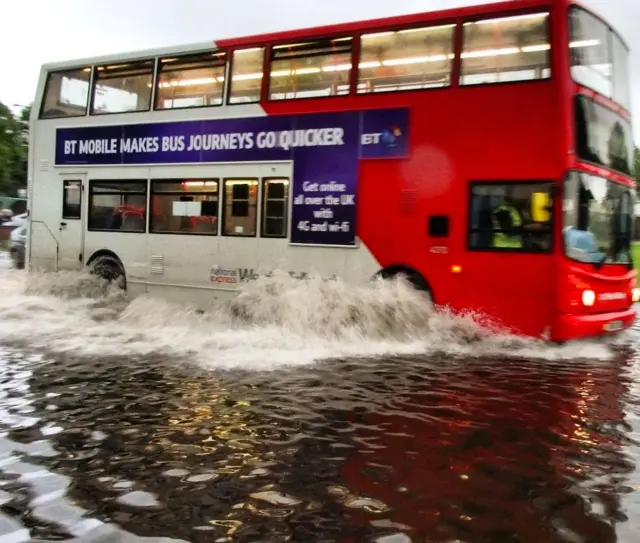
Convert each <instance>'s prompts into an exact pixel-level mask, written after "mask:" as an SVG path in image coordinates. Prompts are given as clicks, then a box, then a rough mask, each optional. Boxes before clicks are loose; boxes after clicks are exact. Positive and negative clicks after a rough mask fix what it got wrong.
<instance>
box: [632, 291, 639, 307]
mask: <svg viewBox="0 0 640 543" xmlns="http://www.w3.org/2000/svg"><path fill="white" fill-rule="evenodd" d="M631 301H632V302H633V303H634V304H635V303H636V302H639V301H640V288H638V287H636V288H633V289H631Z"/></svg>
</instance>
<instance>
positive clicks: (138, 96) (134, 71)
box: [91, 60, 154, 115]
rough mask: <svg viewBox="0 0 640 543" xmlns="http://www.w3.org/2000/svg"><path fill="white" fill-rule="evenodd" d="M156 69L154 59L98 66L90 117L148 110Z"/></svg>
mask: <svg viewBox="0 0 640 543" xmlns="http://www.w3.org/2000/svg"><path fill="white" fill-rule="evenodd" d="M153 66H154V61H153V60H145V61H142V62H132V63H126V64H114V65H111V66H98V67H97V68H96V72H95V81H94V84H93V96H92V100H91V114H92V115H99V114H105V113H126V112H133V111H149V107H150V105H151V86H152V84H153Z"/></svg>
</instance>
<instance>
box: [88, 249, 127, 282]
mask: <svg viewBox="0 0 640 543" xmlns="http://www.w3.org/2000/svg"><path fill="white" fill-rule="evenodd" d="M87 268H88V269H89V273H91V274H95V275H97V276H99V277H102V278H103V279H106V280H107V281H109V282H110V283H112V282H120V287H121V288H122V290H127V275H126V273H125V270H124V264H123V263H122V260H120V257H118V255H117V254H115V253H114V252H113V251H109V250H108V249H101V250H99V251H96V252H95V253H93V254H92V255H91V257H90V258H89V260H87Z"/></svg>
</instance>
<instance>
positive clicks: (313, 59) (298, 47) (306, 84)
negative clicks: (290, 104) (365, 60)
mask: <svg viewBox="0 0 640 543" xmlns="http://www.w3.org/2000/svg"><path fill="white" fill-rule="evenodd" d="M352 47H353V38H338V39H333V40H318V41H311V42H304V43H290V44H287V45H276V46H274V47H273V49H272V51H271V70H270V75H269V99H270V100H291V99H294V98H314V97H316V98H317V97H320V96H336V95H343V94H349V88H350V86H349V77H350V74H351V49H352Z"/></svg>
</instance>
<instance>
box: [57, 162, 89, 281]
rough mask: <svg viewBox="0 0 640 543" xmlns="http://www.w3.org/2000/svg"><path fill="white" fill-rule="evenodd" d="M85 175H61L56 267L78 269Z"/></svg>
mask: <svg viewBox="0 0 640 543" xmlns="http://www.w3.org/2000/svg"><path fill="white" fill-rule="evenodd" d="M85 184H86V175H85V174H76V175H63V176H62V179H61V183H60V191H61V193H62V205H61V206H60V221H59V224H58V230H59V232H58V267H59V268H60V269H80V268H81V267H82V264H83V256H82V250H83V246H84V217H85V205H84V193H85Z"/></svg>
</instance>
